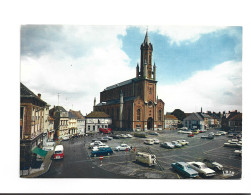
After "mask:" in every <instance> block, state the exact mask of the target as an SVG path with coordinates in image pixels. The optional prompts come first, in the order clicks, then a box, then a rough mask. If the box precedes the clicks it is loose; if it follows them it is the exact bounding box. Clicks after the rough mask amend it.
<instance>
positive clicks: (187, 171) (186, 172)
mask: <svg viewBox="0 0 251 195" xmlns="http://www.w3.org/2000/svg"><path fill="white" fill-rule="evenodd" d="M171 166H172V168H173V169H174V170H175V171H177V172H178V173H180V174H181V175H183V176H185V177H192V178H194V177H197V176H198V175H199V173H198V172H197V171H195V170H194V169H193V168H192V167H191V166H190V165H189V164H187V163H186V162H176V163H172V164H171Z"/></svg>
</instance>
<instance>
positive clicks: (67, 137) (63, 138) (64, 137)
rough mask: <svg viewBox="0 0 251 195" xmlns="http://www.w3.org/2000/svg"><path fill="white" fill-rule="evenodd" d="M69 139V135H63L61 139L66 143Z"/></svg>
mask: <svg viewBox="0 0 251 195" xmlns="http://www.w3.org/2000/svg"><path fill="white" fill-rule="evenodd" d="M69 139H70V136H69V135H65V136H63V137H62V140H63V141H67V140H69Z"/></svg>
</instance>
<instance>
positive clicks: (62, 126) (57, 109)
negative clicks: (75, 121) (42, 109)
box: [50, 106, 69, 139]
mask: <svg viewBox="0 0 251 195" xmlns="http://www.w3.org/2000/svg"><path fill="white" fill-rule="evenodd" d="M50 116H51V117H52V118H53V119H54V130H55V134H54V139H59V138H62V137H63V136H64V135H68V134H69V131H68V121H69V114H68V112H67V111H66V110H65V109H64V108H63V107H62V106H54V107H53V108H52V109H50Z"/></svg>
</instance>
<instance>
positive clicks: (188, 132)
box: [178, 130, 193, 134]
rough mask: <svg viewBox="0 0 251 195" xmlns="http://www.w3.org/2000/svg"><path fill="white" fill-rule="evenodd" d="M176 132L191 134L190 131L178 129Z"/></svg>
mask: <svg viewBox="0 0 251 195" xmlns="http://www.w3.org/2000/svg"><path fill="white" fill-rule="evenodd" d="M178 133H182V134H192V133H193V132H192V131H182V130H180V131H178Z"/></svg>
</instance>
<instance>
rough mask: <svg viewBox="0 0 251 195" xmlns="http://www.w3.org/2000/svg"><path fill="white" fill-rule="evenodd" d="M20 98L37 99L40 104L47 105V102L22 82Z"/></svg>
mask: <svg viewBox="0 0 251 195" xmlns="http://www.w3.org/2000/svg"><path fill="white" fill-rule="evenodd" d="M20 97H21V98H35V99H37V100H39V101H40V102H42V103H44V104H47V103H46V102H45V101H43V100H42V99H41V98H39V97H38V96H37V95H35V94H34V93H33V92H32V91H31V90H30V89H28V87H26V86H25V85H24V84H23V83H21V82H20Z"/></svg>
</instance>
